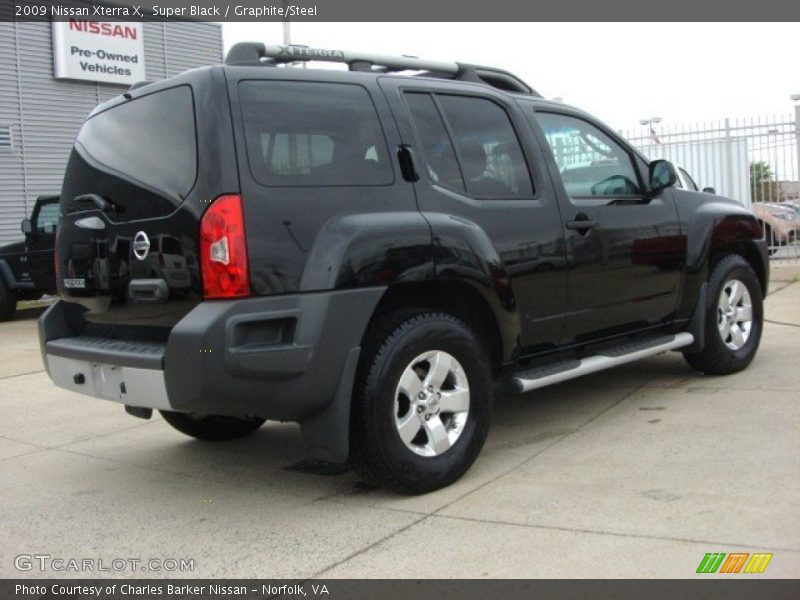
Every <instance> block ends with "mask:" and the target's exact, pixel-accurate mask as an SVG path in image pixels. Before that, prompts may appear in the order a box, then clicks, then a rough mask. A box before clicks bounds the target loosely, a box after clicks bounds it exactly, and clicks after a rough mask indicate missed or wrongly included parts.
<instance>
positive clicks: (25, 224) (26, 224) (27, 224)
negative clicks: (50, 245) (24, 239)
mask: <svg viewBox="0 0 800 600" xmlns="http://www.w3.org/2000/svg"><path fill="white" fill-rule="evenodd" d="M20 229H22V233H24V234H25V235H30V234H31V233H32V232H33V226H32V225H31V220H30V219H22V225H21V226H20Z"/></svg>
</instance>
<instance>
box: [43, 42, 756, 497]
mask: <svg viewBox="0 0 800 600" xmlns="http://www.w3.org/2000/svg"><path fill="white" fill-rule="evenodd" d="M311 59H313V60H326V61H335V62H340V63H345V64H347V65H348V67H349V70H347V71H343V70H325V69H297V68H283V67H284V66H285V64H286V63H290V62H297V61H304V60H311ZM409 72H410V73H413V75H409V74H408V73H409ZM403 73H406V74H403ZM675 181H676V173H675V170H674V167H672V165H671V164H670V163H668V162H666V161H661V160H656V161H653V162H648V160H646V159H645V158H644V157H643V156H642V155H641V154H640V153H639V152H638V151H637V150H635V149H634V148H633V147H632V146H631V145H629V144H628V143H627V142H625V141H624V140H623V139H621V138H620V137H619V136H618V135H617V134H616V133H615V132H614V131H613V130H611V129H610V128H608V127H606V126H605V125H603V124H602V123H600V122H599V121H597V120H596V119H594V118H593V117H591V116H590V115H588V114H586V113H584V112H581V111H579V110H576V109H574V108H571V107H568V106H566V105H564V104H561V103H555V102H549V101H546V100H544V99H542V98H541V97H540V96H539V95H538V94H537V93H536V92H535V91H534V90H532V89H531V88H530V87H529V86H528V85H527V84H526V83H524V82H523V81H521V80H520V79H518V78H517V77H515V76H514V75H512V74H510V73H508V72H505V71H501V70H498V69H494V68H489V67H480V66H474V65H467V64H461V63H449V62H431V61H424V60H420V59H416V58H409V57H385V56H372V55H369V54H365V55H364V54H349V53H345V52H341V51H320V50H314V49H309V48H304V47H275V46H265V45H263V44H256V43H246V44H239V45H237V46H235V47H234V48H232V49H231V51H230V52H229V54H228V56H227V58H226V64H225V65H222V66H212V67H208V68H202V69H197V70H193V71H188V72H185V73H183V74H181V75H178V76H177V77H173V78H170V79H167V80H164V81H159V82H157V83H148V84H146V85H140V86H134V87H133V88H132V89H131V90H130V91H128V92H127V93H125V94H122V95H121V96H119V97H117V98H116V99H113V100H111V101H109V102H106V103H105V104H103V105H101V106H99V107H98V108H97V109H96V110H95V111H94V112H93V113H92V114H91V116H90V117H89V118H88V120H87V121H86V123H85V124H84V126H83V128H82V129H81V131H80V134H79V136H78V139H77V141H76V142H75V147H74V150H73V152H72V155H71V158H70V160H69V164H68V167H67V171H66V176H65V179H64V184H63V189H62V191H61V204H60V212H61V216H60V222H59V223H60V226H59V229H58V232H59V235H58V241H57V245H56V252H57V258H56V260H57V268H58V283H59V288H60V292H61V296H62V300H61V301H59V302H58V303H57V304H55V305H54V306H53V307H52V308H50V309H49V310H48V311H47V312H46V313H45V314H44V315H43V316H42V318H41V321H40V337H41V347H42V354H43V356H44V359H45V363H46V366H47V370H48V373H49V375H50V377H51V378H52V380H53V381H54V382H55V383H56V384H58V385H60V386H62V387H65V388H68V389H71V390H74V391H77V392H81V393H84V394H88V395H92V396H96V397H99V398H105V399H109V400H114V401H117V402H120V403H122V404H124V405H126V408H127V410H128V411H129V412H130V413H132V414H134V415H138V416H142V417H149V416H150V415H151V413H152V409H158V410H159V411H161V414H162V415H163V416H164V418H165V419H166V420H167V421H168V422H169V423H170V424H171V425H172V426H173V427H175V428H176V429H178V430H179V431H181V432H183V433H186V434H188V435H190V436H194V437H196V438H201V439H207V440H229V439H234V438H239V437H242V436H245V435H247V434H249V433H251V432H253V431H255V430H256V429H258V427H260V426H261V425H262V424H263V423H264V421H265V420H266V419H273V420H279V421H296V422H299V423H300V426H301V428H302V435H303V438H304V440H305V441H306V442H307V443H308V445H309V447H310V448H311V449H312V450H313V451H315V452H317V453H319V454H320V455H322V456H324V457H326V458H328V459H329V460H336V461H349V463H350V464H351V465H352V467H353V468H354V469H355V470H356V471H357V472H358V473H359V474H360V475H361V476H363V477H364V478H365V479H366V480H368V481H370V482H372V483H375V484H378V485H381V486H385V487H389V488H393V489H396V490H402V491H406V492H412V493H420V492H425V491H430V490H433V489H436V488H439V487H442V486H445V485H447V484H449V483H451V482H453V481H455V480H456V479H457V478H459V477H460V476H461V475H462V474H463V473H464V472H465V471H466V470H467V469H468V468H469V467H470V465H471V464H472V463H473V461H474V460H475V459H476V457H477V456H478V453H479V452H480V450H481V447H482V445H483V443H484V440H485V439H486V435H487V432H488V430H489V422H490V412H491V405H492V390H493V384H494V383H495V382H497V381H498V380H501V381H503V382H505V384H506V386H507V388H508V389H509V390H510V391H515V392H526V391H529V390H533V389H536V388H540V387H542V386H546V385H550V384H553V383H557V382H560V381H564V380H567V379H571V378H574V377H578V376H580V375H584V374H586V373H591V372H594V371H598V370H601V369H605V368H608V367H613V366H615V365H619V364H622V363H626V362H629V361H632V360H635V359H638V358H642V357H646V356H651V355H655V354H658V353H661V352H665V351H669V350H677V351H680V352H682V353H683V354H684V356H685V357H686V360H687V362H688V363H689V365H690V366H691V367H692V368H694V369H695V370H697V371H700V372H703V373H708V374H726V373H733V372H736V371H739V370H741V369H744V368H745V367H746V366H747V365H748V364H749V363H750V361H751V360H752V359H753V356H754V354H755V352H756V350H757V348H758V344H759V339H760V337H761V333H762V323H763V307H762V299H763V297H764V295H765V294H766V291H767V282H768V260H767V252H766V246H765V243H764V241H763V239H762V237H763V236H762V234H761V230H760V228H759V226H758V224H757V222H756V220H755V219H754V217H753V215H752V214H751V213H750V212H749V211H748V210H746V209H745V208H743V207H742V206H740V205H739V204H737V203H736V202H734V201H732V200H728V199H725V198H721V197H718V196H714V195H711V194H706V193H700V192H694V191H689V190H683V189H677V188H675V187H673V184H674V183H675Z"/></svg>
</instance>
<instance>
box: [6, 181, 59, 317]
mask: <svg viewBox="0 0 800 600" xmlns="http://www.w3.org/2000/svg"><path fill="white" fill-rule="evenodd" d="M57 224H58V196H39V197H38V198H37V199H36V204H34V206H33V211H32V212H31V216H30V219H23V220H22V233H23V234H24V235H25V239H24V240H21V241H19V242H12V243H11V244H6V245H5V246H0V321H8V320H9V319H11V318H12V317H13V316H14V313H15V312H16V309H17V302H18V301H19V300H38V299H39V298H41V297H42V296H43V295H44V294H55V293H56V273H55V262H54V260H53V248H54V245H55V231H56V226H57Z"/></svg>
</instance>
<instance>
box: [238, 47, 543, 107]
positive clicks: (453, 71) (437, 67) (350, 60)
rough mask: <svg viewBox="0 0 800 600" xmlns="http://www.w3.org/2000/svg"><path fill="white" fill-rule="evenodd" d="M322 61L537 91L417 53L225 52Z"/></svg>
mask: <svg viewBox="0 0 800 600" xmlns="http://www.w3.org/2000/svg"><path fill="white" fill-rule="evenodd" d="M312 60H313V61H322V62H336V63H344V64H346V65H347V66H348V68H349V69H350V70H351V71H370V72H382V73H391V72H394V71H422V72H423V74H424V75H425V76H427V77H439V78H446V79H456V80H460V81H473V82H475V83H483V84H488V85H491V86H493V87H496V88H500V89H503V90H506V91H510V92H517V93H523V94H532V95H535V96H538V95H539V94H538V93H537V92H536V91H535V90H533V89H532V88H531V87H530V86H529V85H528V84H527V83H525V82H524V81H522V80H521V79H520V78H519V77H517V76H516V75H514V74H512V73H509V72H508V71H504V70H502V69H496V68H493V67H482V66H477V65H469V64H465V63H457V62H448V61H438V60H425V59H421V58H417V57H416V56H387V55H381V54H370V53H368V52H346V51H344V50H329V49H325V48H311V47H309V46H294V45H293V46H277V45H268V44H262V43H259V42H239V43H238V44H234V45H233V46H232V47H231V49H230V50H229V51H228V54H227V55H226V56H225V64H226V65H271V66H275V65H278V64H285V63H293V62H304V61H312Z"/></svg>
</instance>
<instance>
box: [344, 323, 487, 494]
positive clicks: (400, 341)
mask: <svg viewBox="0 0 800 600" xmlns="http://www.w3.org/2000/svg"><path fill="white" fill-rule="evenodd" d="M372 330H373V334H372V335H371V336H370V339H369V340H367V341H366V342H365V344H364V345H363V349H362V357H363V358H362V362H361V365H360V368H359V376H358V380H357V382H356V388H355V390H354V395H353V407H352V412H351V429H350V464H351V466H352V467H353V469H354V470H355V471H356V472H357V473H359V475H361V476H362V477H363V478H364V479H365V480H367V481H368V482H369V483H372V484H373V485H377V486H380V487H386V488H390V489H393V490H396V491H400V492H405V493H416V494H419V493H424V492H429V491H432V490H435V489H438V488H441V487H444V486H446V485H449V484H450V483H452V482H454V481H455V480H457V479H458V478H459V477H461V475H463V474H464V473H465V472H466V471H467V469H469V467H470V466H471V465H472V463H473V462H474V461H475V459H476V458H477V456H478V453H479V452H480V450H481V448H482V447H483V443H484V441H485V440H486V435H487V433H488V431H489V421H490V411H491V401H492V389H491V375H490V369H489V362H488V359H487V357H486V352H485V350H484V348H483V346H482V345H481V343H480V342H479V341H478V339H477V338H476V336H475V334H474V333H473V332H472V331H471V330H470V329H469V328H468V327H467V326H466V325H465V324H464V323H462V322H461V321H459V320H458V319H456V318H454V317H452V316H450V315H447V314H443V313H418V314H413V313H400V314H398V313H393V314H391V315H388V316H386V317H384V318H383V319H382V320H381V321H380V323H378V325H377V326H375V327H373V328H372Z"/></svg>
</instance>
